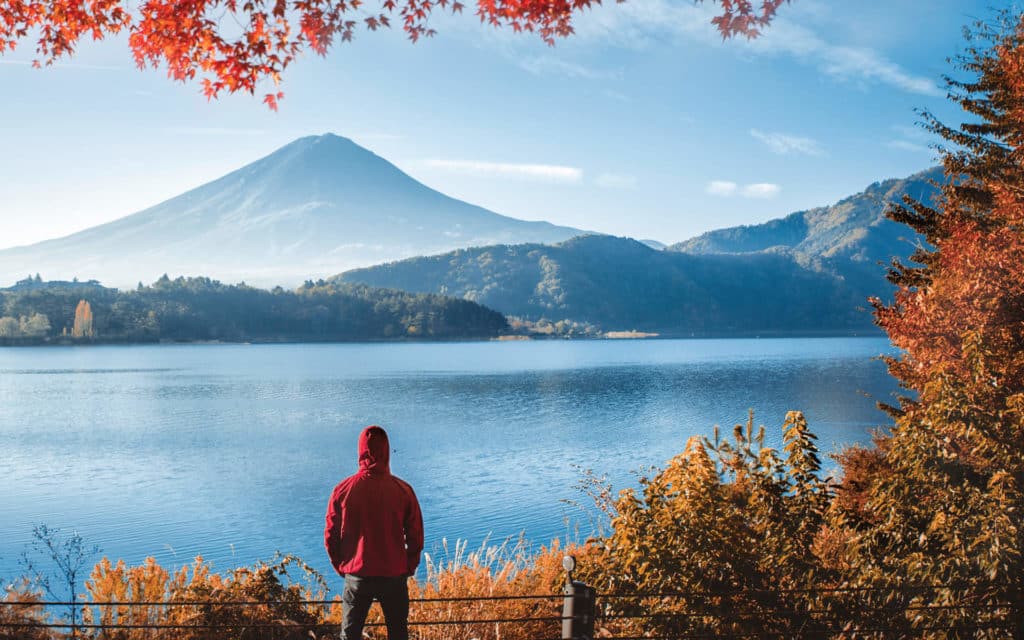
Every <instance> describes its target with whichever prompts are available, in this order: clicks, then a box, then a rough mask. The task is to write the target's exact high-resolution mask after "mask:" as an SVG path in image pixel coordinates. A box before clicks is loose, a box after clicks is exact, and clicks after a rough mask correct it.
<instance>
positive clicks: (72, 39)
mask: <svg viewBox="0 0 1024 640" xmlns="http://www.w3.org/2000/svg"><path fill="white" fill-rule="evenodd" d="M618 1H620V2H621V1H622V0H618ZM698 1H699V0H698ZM712 1H713V2H715V3H716V4H718V5H719V8H720V10H721V13H720V14H719V15H718V16H716V17H715V18H714V19H713V20H712V22H713V23H714V24H715V25H716V26H717V27H718V30H719V31H720V32H721V34H722V36H723V37H732V36H734V35H745V36H747V37H754V36H756V35H757V34H758V33H759V31H760V30H761V29H763V28H764V27H765V26H767V25H768V23H769V22H770V21H771V19H772V17H773V16H774V15H775V12H776V11H777V10H778V8H779V7H780V6H781V5H782V4H783V2H784V1H787V0H762V2H760V3H755V2H751V1H750V0H712ZM600 4H601V0H478V2H477V6H476V15H477V17H478V18H479V19H480V21H481V22H485V23H488V24H491V25H493V26H495V27H500V26H505V27H509V28H511V29H513V30H514V31H531V32H536V33H537V34H539V35H540V37H541V38H543V39H544V41H545V42H548V43H549V44H553V43H554V42H555V40H556V38H560V37H565V36H568V35H570V34H572V32H573V18H574V17H575V16H576V15H577V14H578V13H580V12H582V11H584V10H586V9H589V8H592V7H594V6H597V5H600ZM133 7H134V8H133ZM463 8H464V6H463V3H462V2H460V0H377V1H376V2H372V3H364V1H363V0H249V1H247V2H244V3H242V2H238V0H191V1H189V2H181V1H179V0H144V1H143V2H140V3H138V5H135V3H131V4H130V3H129V2H128V0H88V1H87V0H52V1H50V2H37V1H35V0H12V1H10V2H3V3H0V54H2V53H3V52H4V51H5V50H8V51H9V50H13V49H14V48H15V47H16V46H17V45H18V44H19V43H20V41H21V40H23V39H25V38H27V37H29V34H30V33H31V34H33V36H35V37H36V53H37V54H38V56H39V60H37V63H36V64H37V65H43V64H45V65H49V64H52V63H53V62H54V61H56V60H58V59H61V58H66V57H69V56H71V55H73V54H74V52H75V49H76V47H77V46H78V44H79V41H80V40H81V39H82V38H83V37H91V38H92V39H94V40H100V39H103V38H104V37H106V36H108V35H112V34H117V33H121V32H127V33H128V34H129V37H128V42H129V46H130V47H131V52H132V55H133V57H134V58H135V62H136V64H137V65H138V66H139V67H140V68H145V67H154V68H156V67H160V66H166V68H167V75H168V76H169V77H170V78H172V79H174V80H177V81H182V82H184V81H190V80H193V79H196V78H197V77H198V78H199V79H200V81H201V83H202V88H203V92H204V94H205V95H206V96H207V97H208V98H215V97H217V96H218V95H219V94H220V93H221V92H222V91H227V92H228V93H234V92H236V91H245V92H248V93H250V94H254V93H255V92H256V90H257V87H258V86H260V84H261V83H262V82H264V81H271V82H273V84H274V85H277V84H278V82H279V81H280V78H281V73H282V72H283V71H284V70H285V69H286V68H287V67H288V65H289V64H291V63H292V62H293V61H294V60H295V58H296V57H297V56H299V55H300V54H302V53H303V52H305V51H312V52H313V53H316V54H319V55H326V53H327V51H328V50H329V49H330V47H331V45H332V44H333V43H334V41H335V40H336V39H340V40H342V41H348V40H351V39H352V37H353V36H354V34H355V32H356V29H357V28H359V27H365V28H367V29H369V30H371V31H374V30H377V29H380V28H382V27H383V28H386V27H390V26H391V25H392V21H393V20H396V19H397V22H398V23H399V24H400V26H401V28H402V29H403V30H404V31H405V33H406V34H407V35H408V37H409V39H411V40H412V41H413V42H415V41H417V40H419V39H420V38H422V37H426V36H432V35H434V33H435V32H434V30H433V29H432V28H430V26H429V20H430V17H431V14H432V13H433V12H434V11H437V10H441V11H450V12H451V13H462V11H463ZM281 97H282V94H281V93H280V92H274V93H267V94H266V95H265V96H264V102H266V103H267V105H269V106H270V107H271V108H272V109H276V108H277V101H278V99H280V98H281Z"/></svg>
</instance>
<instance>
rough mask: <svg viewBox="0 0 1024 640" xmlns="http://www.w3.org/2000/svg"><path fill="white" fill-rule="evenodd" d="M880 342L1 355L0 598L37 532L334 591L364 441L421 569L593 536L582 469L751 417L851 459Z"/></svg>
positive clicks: (615, 474)
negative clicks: (382, 468) (282, 567)
mask: <svg viewBox="0 0 1024 640" xmlns="http://www.w3.org/2000/svg"><path fill="white" fill-rule="evenodd" d="M888 349H889V347H888V343H887V342H886V341H885V340H883V339H866V338H852V339H838V338H826V339H770V340H766V339H761V340H758V339H750V340H656V341H574V342H562V341H544V342H512V343H457V344H371V345H354V344H346V345H262V346H245V345H237V346H208V345H196V346H132V347H93V348H57V347H52V348H24V349H2V350H0V478H2V484H3V493H2V495H0V578H10V577H12V576H14V575H16V574H17V573H18V572H19V567H18V564H17V558H18V556H19V554H20V552H21V550H22V548H23V546H24V545H25V543H26V542H27V541H28V540H29V538H30V532H31V527H32V526H33V525H34V524H37V523H47V524H48V525H50V526H55V527H63V528H65V529H78V530H79V531H80V532H81V533H82V534H83V535H84V536H85V537H86V538H87V539H88V540H89V541H90V542H95V543H97V544H99V545H100V546H101V547H102V548H103V550H104V551H105V552H106V554H107V555H110V556H113V557H122V558H125V559H126V560H127V561H129V562H132V563H137V562H140V561H142V560H143V559H144V558H145V557H146V556H147V555H153V556H155V557H156V558H157V560H158V561H160V562H161V563H164V564H165V565H178V564H182V563H185V562H188V561H189V560H190V559H191V558H192V557H194V556H195V555H196V554H202V555H203V556H204V557H206V558H207V559H210V560H213V561H214V562H215V563H216V565H217V566H218V567H222V568H223V567H228V566H235V565H239V564H249V563H251V562H252V561H253V560H254V559H256V558H269V557H270V556H271V555H272V554H273V552H274V551H275V550H281V551H286V552H294V553H298V554H299V555H301V556H302V557H303V558H305V559H306V560H307V561H308V562H309V563H310V564H312V565H313V566H315V567H317V568H318V569H320V570H322V571H323V572H325V573H330V568H329V564H328V563H327V561H326V558H325V557H324V553H323V551H322V531H323V511H324V508H325V506H326V500H327V497H328V495H329V493H330V491H331V489H332V488H333V486H334V485H335V483H336V482H337V481H338V480H340V479H341V478H342V477H344V476H346V475H348V474H350V473H352V472H353V471H354V469H355V466H356V454H355V443H356V437H357V435H358V433H359V431H360V430H361V429H362V428H363V427H364V426H365V425H367V424H370V423H378V424H381V425H383V426H384V427H385V428H386V429H387V430H388V431H389V433H390V434H391V441H392V446H393V447H394V449H395V450H396V451H395V453H393V455H392V461H393V470H394V472H395V473H396V474H398V475H400V476H401V477H403V478H405V479H406V480H408V481H410V482H411V483H412V484H413V486H414V487H415V489H416V491H417V493H418V494H419V496H420V500H421V503H422V506H423V512H424V518H425V523H426V530H427V538H428V540H427V546H428V549H429V548H430V547H431V546H432V545H433V544H435V543H437V542H438V541H440V539H441V538H442V537H447V538H448V539H449V540H452V539H455V538H464V539H468V540H470V541H471V546H473V545H476V544H478V543H479V542H480V541H481V540H483V539H484V538H485V537H486V536H487V535H488V534H490V535H491V537H492V538H493V539H500V538H503V537H505V536H512V535H516V534H518V533H520V532H525V533H526V535H527V536H528V537H529V538H530V539H531V540H533V541H535V542H547V541H549V540H550V539H551V538H552V537H554V536H561V537H565V536H566V534H567V532H569V531H570V530H573V529H576V528H581V529H582V533H583V534H584V535H585V534H586V533H588V532H589V531H588V530H587V527H588V526H589V525H588V524H587V518H586V517H585V516H584V515H583V514H582V513H581V512H580V510H579V509H578V508H576V507H573V506H570V505H567V504H566V503H565V502H564V500H567V499H569V500H572V499H578V498H580V495H579V494H578V493H577V492H576V490H575V489H574V488H573V485H574V483H575V482H576V481H577V480H578V478H579V472H578V471H577V469H576V467H575V465H578V466H581V467H584V468H591V469H593V470H595V471H597V472H599V473H607V474H608V475H609V477H610V478H611V479H612V480H613V481H614V482H615V483H616V484H617V485H618V486H620V487H621V486H628V485H631V484H633V483H634V476H633V475H632V473H631V470H635V469H639V468H641V467H644V466H647V465H651V464H662V463H663V462H664V461H665V460H667V459H668V458H670V457H671V456H672V455H674V454H675V453H678V452H679V451H680V450H681V449H682V447H683V445H684V443H685V441H686V439H687V438H688V437H689V436H691V435H693V434H701V435H710V434H711V430H712V427H713V425H715V424H720V425H722V426H723V427H725V428H729V427H731V426H732V425H733V424H735V423H736V422H738V421H744V420H745V419H746V415H747V410H748V409H749V408H753V409H755V410H756V412H757V415H756V418H757V422H758V423H764V424H766V425H767V426H768V427H769V430H768V431H769V437H770V438H771V440H772V442H778V440H779V438H780V436H781V432H780V429H779V426H780V425H781V422H782V418H783V416H784V415H785V412H786V411H787V410H790V409H802V410H803V411H804V412H805V413H806V414H807V417H808V419H809V420H810V421H811V424H812V427H813V428H814V429H815V430H816V432H817V433H818V435H819V437H820V442H821V445H822V448H823V449H826V450H832V449H834V448H835V447H837V446H840V445H842V444H846V443H852V442H864V441H866V440H867V439H868V437H869V430H870V429H871V428H873V427H876V426H878V425H882V424H885V416H884V415H883V414H882V413H881V412H879V411H877V410H876V409H875V408H874V402H875V400H876V399H883V400H884V399H889V398H890V397H891V394H892V392H893V391H894V390H895V385H894V383H893V382H892V380H891V379H890V378H889V377H888V376H887V374H886V373H885V369H884V366H883V365H882V363H880V362H878V361H876V360H873V359H872V358H873V356H877V355H878V354H880V353H883V352H886V351H887V350H888Z"/></svg>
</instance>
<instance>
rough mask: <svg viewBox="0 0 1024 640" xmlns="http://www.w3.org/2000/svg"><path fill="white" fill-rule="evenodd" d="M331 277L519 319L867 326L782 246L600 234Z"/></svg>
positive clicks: (704, 328) (854, 307) (853, 300)
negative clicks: (720, 250) (650, 242)
mask: <svg viewBox="0 0 1024 640" xmlns="http://www.w3.org/2000/svg"><path fill="white" fill-rule="evenodd" d="M333 281H335V282H339V283H362V284H367V285H370V286H382V287H390V288H396V289H403V290H406V291H415V292H431V293H439V294H445V295H452V296H459V297H462V298H466V299H468V300H473V301H475V302H479V303H481V304H484V305H487V306H488V307H491V308H494V309H497V310H499V311H501V312H503V313H506V314H509V315H514V316H519V317H522V318H526V319H531V320H536V319H540V318H546V319H548V320H561V319H570V320H574V321H579V322H588V323H592V324H596V325H598V326H600V327H601V328H602V329H604V330H629V329H637V330H644V331H657V332H660V333H664V334H670V335H689V334H691V333H694V334H704V335H720V334H730V333H733V334H735V333H765V334H768V333H782V334H813V333H820V332H862V331H872V330H873V329H872V322H871V316H870V314H869V313H867V312H866V311H865V310H864V307H865V306H866V297H867V292H865V291H863V290H859V289H857V288H855V287H851V286H849V285H848V284H847V283H845V282H844V281H843V280H842V278H839V277H837V276H835V275H833V274H831V273H828V272H825V271H821V270H816V269H815V268H814V266H813V265H807V264H801V262H799V261H798V260H797V259H795V258H794V257H793V256H792V255H789V254H787V253H773V252H765V253H759V254H751V255H742V256H737V255H727V256H723V255H688V254H685V253H679V252H671V251H658V250H655V249H652V248H651V247H649V246H647V245H645V244H643V243H641V242H637V241H635V240H631V239H628V238H615V237H610V236H584V237H579V238H573V239H571V240H568V241H565V242H562V243H560V244H557V245H553V246H551V245H540V244H523V245H495V246H489V247H481V248H474V249H465V250H459V251H453V252H450V253H445V254H442V255H437V256H431V257H426V258H412V259H409V260H403V261H400V262H392V263H389V264H385V265H381V266H377V267H370V268H367V269H357V270H353V271H348V272H345V273H343V274H341V275H339V276H337V277H336V278H334V279H333Z"/></svg>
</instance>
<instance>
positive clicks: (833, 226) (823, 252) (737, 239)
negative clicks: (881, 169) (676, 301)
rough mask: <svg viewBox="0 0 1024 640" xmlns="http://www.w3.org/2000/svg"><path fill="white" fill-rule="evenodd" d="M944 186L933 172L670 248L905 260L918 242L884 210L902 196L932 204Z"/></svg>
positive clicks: (937, 170) (880, 184)
mask: <svg viewBox="0 0 1024 640" xmlns="http://www.w3.org/2000/svg"><path fill="white" fill-rule="evenodd" d="M933 180H934V181H938V182H941V181H942V180H943V174H942V169H941V168H940V167H933V168H931V169H928V170H926V171H922V172H920V173H916V174H914V175H912V176H910V177H908V178H904V179H902V180H885V181H883V182H876V183H874V184H872V185H870V186H869V187H868V188H867V189H865V190H864V191H862V192H860V193H858V194H855V195H853V196H850V197H848V198H844V199H843V200H840V201H839V202H837V203H836V204H834V205H830V206H827V207H817V208H814V209H809V210H807V211H798V212H796V213H792V214H790V215H788V216H786V217H785V218H780V219H777V220H771V221H769V222H766V223H764V224H758V225H747V226H740V227H731V228H728V229H717V230H715V231H709V232H707V233H705V234H702V235H700V236H697V237H696V238H691V239H690V240H686V241H685V242H680V243H678V244H674V245H672V246H671V247H669V250H670V251H680V252H684V253H693V254H711V253H750V252H757V251H765V250H768V249H779V248H783V249H788V250H792V251H795V252H798V253H801V254H804V255H807V256H811V257H816V258H821V259H825V260H849V261H852V262H859V263H866V264H871V265H873V264H875V263H877V262H878V261H882V262H886V263H887V262H889V259H890V258H891V257H892V256H907V255H909V254H910V253H912V252H913V243H914V242H916V238H915V236H914V233H913V231H912V230H911V229H909V228H908V227H905V226H903V225H900V224H897V223H895V222H892V221H891V220H888V219H887V218H886V217H885V215H884V211H885V206H886V204H887V203H889V202H894V201H895V202H899V201H900V200H901V198H902V197H903V196H904V195H910V196H911V197H913V198H915V199H918V200H925V201H928V200H930V199H931V198H932V197H933V196H934V195H935V193H936V192H937V190H936V188H935V187H934V186H933V185H932V184H931V181H933Z"/></svg>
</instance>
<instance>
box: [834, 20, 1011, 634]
mask: <svg viewBox="0 0 1024 640" xmlns="http://www.w3.org/2000/svg"><path fill="white" fill-rule="evenodd" d="M957 62H958V65H957V66H958V68H959V70H960V71H962V72H965V73H966V74H967V75H968V76H969V78H968V79H966V80H958V79H953V78H948V79H947V84H948V86H949V90H950V95H951V97H952V99H953V100H954V101H956V102H957V103H959V104H960V105H961V106H962V107H963V109H964V110H965V111H966V112H967V113H969V114H971V115H972V116H973V117H974V119H973V120H972V121H971V122H967V123H964V124H961V125H960V126H959V127H956V128H954V127H950V126H947V125H945V124H943V123H941V122H939V121H938V120H937V119H936V118H935V117H934V116H932V115H931V114H930V113H927V112H924V113H923V116H924V119H925V124H926V126H927V128H928V129H930V130H931V131H932V132H934V133H936V134H938V135H939V136H941V137H942V138H943V139H944V140H945V141H946V146H943V147H940V148H939V151H940V154H941V156H942V160H943V165H944V168H945V173H946V176H947V178H948V180H949V184H947V185H944V186H943V187H942V192H941V197H940V198H939V200H938V201H937V202H936V203H934V204H928V203H922V202H915V201H912V200H909V199H908V200H907V201H906V204H905V205H904V206H900V207H896V208H894V209H893V210H892V211H891V212H890V217H891V218H892V219H894V220H896V221H899V222H904V223H906V224H908V225H910V226H911V227H913V228H914V229H915V230H917V231H918V232H919V233H921V234H922V235H923V236H924V238H925V240H926V241H927V243H928V246H926V247H921V248H920V249H918V250H917V252H916V253H915V254H914V255H913V256H912V257H911V260H912V262H913V263H914V264H903V263H900V262H898V261H894V263H893V268H892V270H891V273H890V280H891V281H892V282H893V283H894V284H896V285H897V292H896V295H895V298H894V301H893V303H892V304H883V303H882V302H881V301H878V300H875V301H874V304H875V308H876V319H877V322H878V324H879V325H880V326H881V327H882V328H883V329H884V330H885V331H886V332H887V333H888V335H889V337H890V339H891V340H892V342H893V344H894V345H895V346H897V347H899V348H900V350H901V355H900V356H898V357H893V358H890V359H889V361H888V364H889V370H890V372H891V373H892V374H893V375H894V376H895V377H896V378H897V379H898V380H899V382H900V384H901V385H902V386H903V387H904V388H905V389H907V390H908V391H910V392H912V393H911V394H909V395H907V396H906V397H903V398H901V399H900V401H899V404H898V406H889V407H887V409H888V410H889V412H890V413H891V414H892V415H893V416H894V417H895V419H896V423H895V426H894V427H893V429H892V431H891V433H890V434H889V435H888V436H886V437H884V438H882V439H881V441H880V443H879V444H880V447H879V448H878V449H877V450H875V451H873V452H870V453H868V454H867V455H847V456H845V457H844V462H845V463H846V464H847V465H849V466H848V468H847V469H846V470H845V475H846V477H847V478H859V479H863V477H864V475H865V474H864V471H865V469H868V468H870V474H869V475H870V476H871V477H870V478H869V479H868V480H867V482H866V483H863V484H865V486H863V487H861V488H859V489H857V491H862V495H860V496H859V497H858V499H856V500H843V499H840V500H839V501H837V502H836V505H837V510H838V511H839V512H840V514H839V516H838V521H839V522H840V523H841V524H842V526H844V527H845V528H846V530H847V533H848V535H849V538H848V540H849V544H850V549H849V557H853V558H856V559H857V561H856V562H855V563H853V569H852V574H853V575H852V576H851V577H852V580H853V581H854V582H855V583H860V584H865V585H872V586H878V585H883V586H888V587H892V589H891V590H888V591H886V590H883V591H881V592H878V593H877V595H876V596H875V597H876V598H877V602H868V603H866V604H867V605H868V606H865V607H863V610H865V611H868V610H870V608H871V606H878V605H882V604H883V603H884V604H885V606H891V605H892V604H893V603H901V604H902V605H903V606H904V607H906V614H905V616H904V624H905V625H906V626H907V629H908V630H907V633H910V634H915V633H920V629H921V628H923V627H935V626H939V627H942V626H949V625H962V624H971V625H975V626H979V627H982V628H981V629H979V630H977V635H972V636H971V637H1007V631H1008V629H1007V628H1005V627H1004V628H998V629H997V628H993V627H991V625H999V624H1011V625H1016V627H1015V628H1012V629H1011V630H1010V634H1011V635H1014V637H1024V627H1022V624H1021V620H1020V618H1019V617H1017V618H1015V619H1014V618H1012V617H1011V614H1010V613H1009V612H1008V610H1007V609H1006V608H1005V607H999V606H997V603H1002V602H1006V601H1008V600H1011V601H1013V600H1016V601H1018V602H1019V601H1020V598H1021V594H1022V593H1024V588H1022V587H1024V561H1022V552H1024V526H1022V524H1021V522H1020V516H1019V514H1020V513H1021V512H1022V510H1024V493H1022V491H1021V489H1022V487H1024V282H1022V278H1021V266H1022V265H1024V165H1022V161H1024V109H1022V106H1021V105H1024V16H1011V15H1010V14H1002V15H1001V16H1000V18H999V19H998V20H997V21H996V22H995V23H993V24H978V25H976V27H975V29H974V30H973V31H972V33H971V34H970V40H969V47H968V49H967V51H966V52H965V54H964V55H963V56H962V57H961V58H959V59H958V60H957ZM858 484H861V483H860V481H858ZM848 490H852V488H850V489H848ZM851 505H856V506H851ZM904 583H911V584H932V585H934V584H938V585H944V587H943V588H941V589H935V590H929V591H921V592H918V593H916V594H913V595H910V594H907V593H906V592H905V591H902V590H900V589H898V586H899V585H900V584H904ZM979 585H983V586H979ZM968 603H973V604H978V605H981V606H983V607H987V608H985V609H975V610H973V611H970V610H966V611H965V610H963V609H959V608H957V607H951V606H949V605H952V604H955V605H963V604H968ZM888 622H889V623H892V622H893V621H892V619H891V618H889V619H888ZM958 637H959V636H958Z"/></svg>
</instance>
